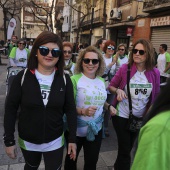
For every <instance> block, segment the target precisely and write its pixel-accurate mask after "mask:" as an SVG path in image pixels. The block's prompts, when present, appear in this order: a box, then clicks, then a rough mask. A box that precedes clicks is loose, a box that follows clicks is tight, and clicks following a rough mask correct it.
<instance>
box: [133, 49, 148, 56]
mask: <svg viewBox="0 0 170 170" xmlns="http://www.w3.org/2000/svg"><path fill="white" fill-rule="evenodd" d="M138 51H139V54H140V55H144V54H145V51H144V50H138V49H132V53H133V54H136V53H137V52H138Z"/></svg>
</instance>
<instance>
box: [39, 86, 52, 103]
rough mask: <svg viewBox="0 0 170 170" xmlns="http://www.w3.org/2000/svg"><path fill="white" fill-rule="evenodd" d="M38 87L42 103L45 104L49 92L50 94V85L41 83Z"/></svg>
mask: <svg viewBox="0 0 170 170" xmlns="http://www.w3.org/2000/svg"><path fill="white" fill-rule="evenodd" d="M40 87H41V95H42V99H43V102H44V104H45V105H46V104H47V102H48V97H49V94H50V86H48V85H44V84H41V85H40Z"/></svg>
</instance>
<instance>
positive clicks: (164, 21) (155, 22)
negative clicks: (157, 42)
mask: <svg viewBox="0 0 170 170" xmlns="http://www.w3.org/2000/svg"><path fill="white" fill-rule="evenodd" d="M165 25H170V16H165V17H159V18H152V19H151V23H150V26H151V27H155V26H165Z"/></svg>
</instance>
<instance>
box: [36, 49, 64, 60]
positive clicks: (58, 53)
mask: <svg viewBox="0 0 170 170" xmlns="http://www.w3.org/2000/svg"><path fill="white" fill-rule="evenodd" d="M39 51H40V54H41V55H42V56H46V55H48V54H49V52H50V51H51V54H52V56H53V57H55V58H57V57H60V56H61V50H59V49H58V48H53V49H52V50H50V49H49V48H48V47H45V46H40V47H39Z"/></svg>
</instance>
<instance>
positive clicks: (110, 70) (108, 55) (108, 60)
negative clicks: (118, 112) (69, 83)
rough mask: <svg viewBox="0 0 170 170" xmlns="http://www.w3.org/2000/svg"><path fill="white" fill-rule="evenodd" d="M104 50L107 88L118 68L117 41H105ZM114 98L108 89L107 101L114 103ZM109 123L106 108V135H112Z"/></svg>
mask: <svg viewBox="0 0 170 170" xmlns="http://www.w3.org/2000/svg"><path fill="white" fill-rule="evenodd" d="M103 51H104V53H105V54H104V55H103V58H104V61H105V64H106V69H105V71H104V75H103V76H102V77H103V78H105V86H106V88H107V87H108V85H109V82H110V80H111V78H112V77H113V76H114V73H115V68H116V62H117V59H118V56H114V53H115V42H114V41H112V40H107V41H106V42H105V46H104V48H103ZM113 98H114V95H113V94H111V93H110V92H109V91H108V90H107V102H108V103H109V104H111V103H112V101H113ZM108 124H109V112H108V111H107V110H105V109H104V132H105V136H106V137H109V136H110V134H109V129H108ZM105 136H104V137H105Z"/></svg>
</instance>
